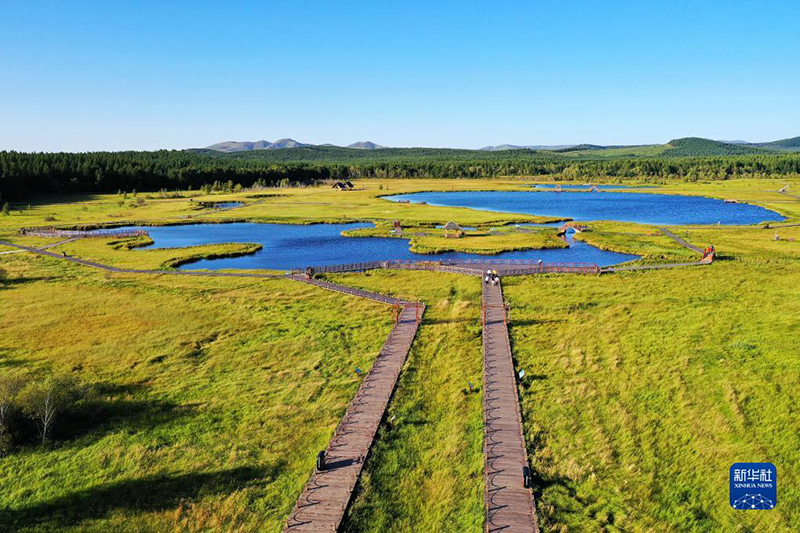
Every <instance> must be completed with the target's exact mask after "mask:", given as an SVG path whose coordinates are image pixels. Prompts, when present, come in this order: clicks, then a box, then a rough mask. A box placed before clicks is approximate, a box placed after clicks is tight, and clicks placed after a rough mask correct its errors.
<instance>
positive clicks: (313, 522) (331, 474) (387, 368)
mask: <svg viewBox="0 0 800 533" xmlns="http://www.w3.org/2000/svg"><path fill="white" fill-rule="evenodd" d="M295 279H297V280H298V281H305V282H306V283H310V284H312V285H316V286H318V287H322V288H325V289H329V290H333V291H337V292H341V293H345V294H351V295H353V296H358V297H361V298H369V299H371V300H376V301H379V302H385V303H392V304H399V305H401V306H402V312H401V313H400V316H399V320H398V322H397V323H396V324H395V326H394V328H393V329H392V331H391V333H390V334H389V338H388V339H387V340H386V342H385V343H384V345H383V348H382V349H381V352H380V354H379V355H378V357H377V358H376V359H375V363H374V364H373V366H372V370H370V372H369V374H367V376H366V377H365V378H364V381H362V382H361V386H360V387H359V388H358V392H357V393H356V396H355V398H353V401H352V403H351V404H350V406H349V407H348V408H347V411H346V412H345V414H344V416H343V417H342V420H341V422H340V423H339V427H338V428H337V429H336V432H335V433H334V434H333V438H332V439H331V441H330V443H329V444H328V447H327V449H326V450H325V457H326V458H325V463H326V465H325V468H324V469H323V470H321V471H320V470H316V469H315V471H314V473H313V474H312V475H311V479H309V481H308V483H307V484H306V487H305V489H304V490H303V492H302V494H300V497H299V498H298V499H297V503H296V504H295V506H294V509H293V510H292V513H291V514H290V515H289V519H288V521H287V522H286V527H285V528H284V531H285V532H294V531H330V532H334V531H336V530H337V529H338V528H339V525H340V524H341V522H342V519H343V518H344V514H345V511H346V510H347V506H348V504H349V503H350V498H351V496H352V494H353V491H354V490H355V487H356V482H357V481H358V477H359V475H360V474H361V469H362V468H363V466H364V460H365V459H366V456H367V454H368V453H369V450H370V447H371V446H372V442H373V440H374V438H375V434H376V432H377V431H378V426H379V425H380V423H381V420H382V419H383V415H384V413H385V412H386V407H387V406H388V404H389V400H390V399H391V397H392V392H393V391H394V387H395V384H396V383H397V378H398V377H399V375H400V370H401V369H402V368H403V364H404V363H405V360H406V356H407V355H408V351H409V350H410V349H411V343H412V342H413V341H414V337H415V336H416V333H417V328H418V327H419V318H420V317H421V316H422V315H421V313H422V312H424V308H425V307H424V304H418V303H414V302H406V301H403V300H398V299H396V298H391V297H387V296H383V295H381V294H377V293H373V292H368V291H363V290H360V289H354V288H351V287H345V286H342V285H336V284H334V283H328V282H325V281H319V280H314V279H310V280H306V279H305V278H304V277H301V276H295ZM418 306H419V307H420V308H418Z"/></svg>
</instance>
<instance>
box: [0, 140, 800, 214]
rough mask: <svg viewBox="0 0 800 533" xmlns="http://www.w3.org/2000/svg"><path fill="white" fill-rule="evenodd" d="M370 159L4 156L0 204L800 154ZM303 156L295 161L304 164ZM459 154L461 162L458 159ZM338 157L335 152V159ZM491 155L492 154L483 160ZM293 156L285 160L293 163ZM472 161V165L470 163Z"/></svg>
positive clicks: (728, 163) (784, 160)
mask: <svg viewBox="0 0 800 533" xmlns="http://www.w3.org/2000/svg"><path fill="white" fill-rule="evenodd" d="M379 152H382V155H375V156H374V157H373V158H372V159H371V158H368V157H363V156H362V158H361V159H358V160H355V159H349V160H341V161H337V160H335V159H334V160H330V161H319V162H306V161H295V162H292V161H289V160H287V161H284V162H277V163H276V162H274V161H271V160H270V157H274V156H273V155H271V154H258V153H252V152H251V153H248V154H247V156H246V157H244V156H240V155H238V154H225V155H220V154H209V153H205V152H192V151H176V150H172V151H167V150H162V151H156V152H92V153H19V152H0V205H2V203H3V202H5V201H20V200H23V199H25V198H29V197H31V196H34V195H36V194H41V193H70V192H73V193H75V192H116V191H118V190H123V191H130V190H133V189H136V190H139V191H157V190H160V189H170V190H174V189H183V190H185V189H189V188H193V189H198V188H200V187H202V186H204V185H206V184H209V183H213V182H215V181H218V182H221V183H227V182H229V181H232V182H234V183H237V184H241V185H242V186H245V187H249V186H252V185H254V184H255V183H257V182H258V183H260V184H264V185H266V186H276V185H280V184H289V185H300V184H309V183H314V182H317V181H325V180H345V179H358V178H491V177H497V176H552V177H555V178H559V179H565V180H570V179H594V178H612V179H613V178H642V179H644V180H646V181H658V180H662V179H670V178H680V179H685V180H689V181H694V180H720V179H731V178H737V177H754V178H760V177H776V176H785V177H797V176H799V175H800V154H785V155H784V154H758V155H740V156H718V157H686V158H657V157H654V158H613V159H611V158H604V159H600V158H597V159H579V160H576V159H574V158H569V157H563V156H560V157H559V156H555V155H552V154H548V155H542V154H541V153H540V152H534V151H529V150H519V151H510V152H505V153H498V152H475V151H472V152H470V151H464V150H461V151H456V150H449V151H447V153H448V154H450V156H449V157H451V158H450V159H448V158H447V157H443V155H442V154H438V153H437V152H436V151H435V150H431V149H425V150H418V149H406V150H405V151H403V149H393V150H392V154H387V153H385V152H384V151H383V150H380V151H379ZM304 153H305V152H297V153H296V157H300V158H302V157H305V156H304V155H303V154H304ZM456 153H457V154H458V155H457V156H456V155H455V154H456ZM333 154H334V155H335V154H336V152H333ZM484 154H491V155H484ZM290 155H291V154H286V155H285V156H282V157H284V158H286V157H289V156H290ZM470 157H471V158H470Z"/></svg>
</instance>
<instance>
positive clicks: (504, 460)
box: [483, 283, 539, 533]
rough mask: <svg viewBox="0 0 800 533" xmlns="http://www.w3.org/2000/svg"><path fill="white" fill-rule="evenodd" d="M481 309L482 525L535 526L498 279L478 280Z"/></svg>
mask: <svg viewBox="0 0 800 533" xmlns="http://www.w3.org/2000/svg"><path fill="white" fill-rule="evenodd" d="M483 312H484V326H483V384H484V392H483V417H484V447H483V453H484V461H485V465H484V479H485V482H486V488H485V493H484V499H485V506H486V527H485V529H486V531H487V532H499V531H503V532H508V533H511V532H538V531H539V526H538V524H537V521H536V508H535V506H534V503H533V493H532V491H531V489H530V488H526V487H525V486H524V480H523V469H526V468H527V467H528V452H527V449H526V447H525V438H524V436H523V434H522V416H521V414H520V408H519V397H518V395H517V383H516V378H515V375H514V363H513V361H512V359H511V344H510V342H509V339H508V329H507V327H506V309H505V303H504V301H503V290H502V288H501V286H500V285H499V284H498V285H490V284H488V283H484V284H483Z"/></svg>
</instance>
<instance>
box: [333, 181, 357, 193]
mask: <svg viewBox="0 0 800 533" xmlns="http://www.w3.org/2000/svg"><path fill="white" fill-rule="evenodd" d="M354 187H355V186H354V185H353V183H352V182H349V181H337V182H336V183H334V184H333V187H332V188H333V189H336V190H337V191H352V190H353V188H354Z"/></svg>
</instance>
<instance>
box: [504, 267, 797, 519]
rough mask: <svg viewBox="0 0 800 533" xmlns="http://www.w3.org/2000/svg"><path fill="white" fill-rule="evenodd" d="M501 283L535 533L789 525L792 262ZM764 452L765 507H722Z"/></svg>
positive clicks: (793, 491) (792, 515)
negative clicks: (522, 377) (769, 507)
mask: <svg viewBox="0 0 800 533" xmlns="http://www.w3.org/2000/svg"><path fill="white" fill-rule="evenodd" d="M798 257H800V256H798V255H797V254H793V257H791V258H789V257H782V259H783V260H785V262H783V261H782V262H781V263H779V264H775V262H761V263H754V262H753V261H751V260H750V258H749V257H737V258H736V259H733V260H730V261H720V262H718V263H716V264H715V265H714V266H713V267H703V268H699V269H692V268H687V269H681V270H672V271H658V272H647V273H630V274H617V275H605V276H602V277H577V276H573V277H568V276H545V277H536V278H514V279H508V280H506V283H505V285H506V290H505V294H506V297H507V299H508V301H509V303H510V305H511V307H512V320H511V337H512V342H513V346H514V354H515V357H516V360H517V365H518V368H524V369H525V370H526V373H527V374H528V376H530V377H529V378H527V379H526V381H525V383H524V385H523V387H522V404H523V413H524V417H525V421H524V424H525V431H526V438H527V441H528V450H529V453H530V456H531V462H532V467H533V469H534V471H535V472H537V475H539V476H540V478H541V479H540V480H539V482H538V484H537V496H538V498H537V501H538V504H539V514H540V517H541V521H542V526H543V527H544V530H545V531H560V530H569V531H572V530H580V531H598V530H605V531H795V530H797V529H798V527H800V514H798V512H797V510H798V509H800V490H798V477H797V472H798V469H797V465H798V464H800V454H798V451H797V450H798V449H799V448H798V445H800V441H799V440H798V433H797V431H796V429H797V425H796V412H795V405H796V403H797V401H798V399H800V398H799V397H798V389H797V387H796V384H795V376H796V375H797V370H798V367H799V366H800V351H798V348H797V336H798V334H800V326H799V325H798V322H797V316H800V275H798V272H800V269H798V267H800V261H798ZM737 461H771V462H774V463H775V464H779V465H781V466H780V467H779V469H780V471H781V473H782V476H783V477H782V478H781V483H782V485H781V486H782V487H783V488H782V489H781V495H780V499H781V501H780V503H779V504H778V507H777V508H776V510H775V512H770V513H741V512H737V511H734V510H732V509H731V508H730V507H729V506H728V505H727V497H728V495H727V475H728V468H729V467H730V465H731V464H732V463H734V462H737Z"/></svg>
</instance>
